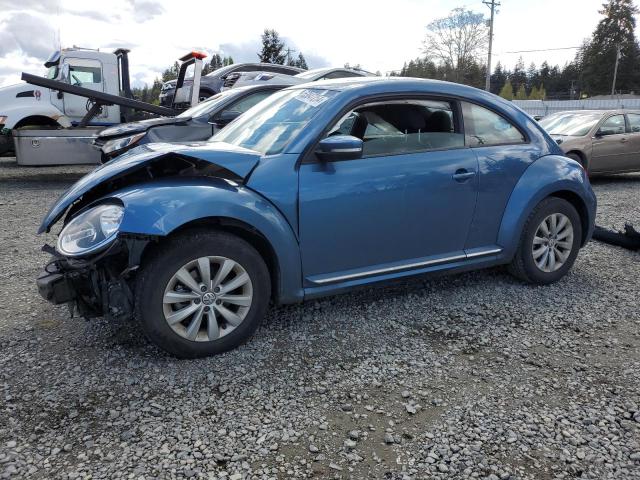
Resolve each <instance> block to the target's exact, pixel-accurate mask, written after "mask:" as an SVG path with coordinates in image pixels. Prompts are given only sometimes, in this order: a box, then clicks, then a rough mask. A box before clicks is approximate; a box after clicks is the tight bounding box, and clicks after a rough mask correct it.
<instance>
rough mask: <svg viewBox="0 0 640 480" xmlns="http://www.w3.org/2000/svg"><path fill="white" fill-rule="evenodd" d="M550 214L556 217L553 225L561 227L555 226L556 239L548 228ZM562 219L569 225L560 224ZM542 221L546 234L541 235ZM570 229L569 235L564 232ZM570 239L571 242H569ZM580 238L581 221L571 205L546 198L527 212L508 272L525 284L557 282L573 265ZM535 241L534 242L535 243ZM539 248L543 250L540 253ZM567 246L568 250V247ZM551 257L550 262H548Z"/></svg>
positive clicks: (549, 225)
mask: <svg viewBox="0 0 640 480" xmlns="http://www.w3.org/2000/svg"><path fill="white" fill-rule="evenodd" d="M552 217H553V218H555V219H556V227H560V226H561V225H562V228H557V231H556V235H555V237H556V238H554V234H553V229H552V228H551V227H552V226H553V224H552V222H553V218H552ZM564 219H566V221H567V222H569V225H568V226H567V225H566V224H563V221H565V220H564ZM543 221H544V222H545V226H546V227H547V230H548V231H549V236H547V235H545V234H544V228H543V226H542V224H543ZM569 230H570V231H571V234H570V236H568V235H566V233H567V231H569ZM534 239H535V240H534ZM569 239H570V241H568V240H569ZM581 240H582V223H581V221H580V216H579V215H578V212H577V211H576V209H575V208H574V207H573V205H571V204H570V203H569V202H567V201H566V200H563V199H561V198H556V197H549V198H546V199H545V200H543V201H542V202H540V203H539V204H538V205H537V206H536V208H535V209H534V210H533V212H531V214H530V215H529V218H528V219H527V221H526V223H525V225H524V228H523V230H522V234H521V236H520V242H519V244H518V250H517V251H516V254H515V256H514V258H513V260H512V262H511V264H510V265H509V271H510V273H511V274H512V275H514V276H515V277H517V278H519V279H520V280H523V281H525V282H527V283H533V284H539V285H548V284H550V283H554V282H557V281H558V280H560V279H561V278H562V277H564V276H565V275H566V274H567V272H568V271H569V269H571V267H572V266H573V263H574V262H575V260H576V257H577V255H578V251H579V250H580V243H581ZM534 241H535V242H536V243H535V246H534ZM545 242H546V243H545ZM534 247H535V249H534ZM540 248H542V249H543V250H542V253H540V252H541V250H540ZM545 248H546V249H547V250H549V252H550V253H548V254H547V257H546V260H545V250H544V249H545ZM569 248H570V250H567V249H569ZM534 256H537V258H536V257H534ZM552 256H553V259H554V262H553V265H551V263H552V258H551V257H552ZM541 263H542V267H541V266H540V264H541Z"/></svg>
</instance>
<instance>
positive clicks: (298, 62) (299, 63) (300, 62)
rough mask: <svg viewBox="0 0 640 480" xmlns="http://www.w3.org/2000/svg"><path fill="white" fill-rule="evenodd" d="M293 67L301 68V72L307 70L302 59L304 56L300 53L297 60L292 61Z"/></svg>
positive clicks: (305, 63) (304, 60)
mask: <svg viewBox="0 0 640 480" xmlns="http://www.w3.org/2000/svg"><path fill="white" fill-rule="evenodd" d="M293 66H294V67H298V68H302V69H303V70H308V69H309V67H308V66H307V60H306V59H305V58H304V55H302V53H299V54H298V58H297V59H296V60H294V61H293Z"/></svg>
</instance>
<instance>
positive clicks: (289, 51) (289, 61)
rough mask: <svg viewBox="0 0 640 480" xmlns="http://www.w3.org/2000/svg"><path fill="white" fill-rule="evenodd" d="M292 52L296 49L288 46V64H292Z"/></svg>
mask: <svg viewBox="0 0 640 480" xmlns="http://www.w3.org/2000/svg"><path fill="white" fill-rule="evenodd" d="M292 53H296V50H291V49H290V48H289V47H287V63H286V65H291V54H292Z"/></svg>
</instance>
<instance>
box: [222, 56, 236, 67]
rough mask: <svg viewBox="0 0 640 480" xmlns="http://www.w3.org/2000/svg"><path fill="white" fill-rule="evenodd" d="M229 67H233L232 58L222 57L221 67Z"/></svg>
mask: <svg viewBox="0 0 640 480" xmlns="http://www.w3.org/2000/svg"><path fill="white" fill-rule="evenodd" d="M229 65H233V57H231V56H228V57H224V58H223V59H222V66H223V67H226V66H229Z"/></svg>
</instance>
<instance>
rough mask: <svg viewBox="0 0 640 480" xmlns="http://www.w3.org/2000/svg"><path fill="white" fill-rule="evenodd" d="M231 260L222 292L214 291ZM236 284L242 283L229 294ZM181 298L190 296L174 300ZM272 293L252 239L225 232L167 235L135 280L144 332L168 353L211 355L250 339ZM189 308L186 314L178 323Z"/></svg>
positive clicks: (136, 305)
mask: <svg viewBox="0 0 640 480" xmlns="http://www.w3.org/2000/svg"><path fill="white" fill-rule="evenodd" d="M203 259H206V260H207V261H205V260H203ZM227 261H229V262H230V263H227ZM194 262H195V263H194ZM207 264H208V265H209V267H208V268H209V272H210V273H209V278H210V282H208V283H209V284H210V286H209V288H208V289H207V290H206V292H203V291H202V286H203V285H204V284H203V279H204V278H206V277H205V274H202V273H201V272H203V271H206V265H207ZM231 264H235V265H237V267H236V266H233V269H232V270H229V271H228V272H226V273H224V276H223V278H222V279H221V281H220V282H218V283H217V285H219V286H220V287H221V288H222V289H223V290H221V291H219V292H217V293H214V286H213V283H214V282H215V280H216V278H217V276H218V275H217V274H218V273H220V275H223V272H222V271H223V270H225V271H226V269H225V268H223V265H231ZM183 267H186V269H185V270H183ZM229 268H231V267H229ZM185 271H186V272H190V273H187V275H190V276H191V281H189V279H188V278H187V277H185V276H184V272H185ZM179 272H182V273H181V274H179ZM245 274H246V275H245ZM246 277H248V281H247V280H246ZM180 279H184V280H185V281H186V283H183V282H182V281H181V280H180ZM191 282H194V283H191ZM233 282H235V283H237V284H238V285H240V286H239V287H236V288H232V289H231V290H229V291H227V292H226V293H225V292H224V288H225V287H226V286H228V287H232V285H231V284H232V283H233ZM187 284H191V285H192V287H195V288H189V287H188V286H187ZM198 286H199V288H200V291H198V292H197V293H196V288H198ZM205 288H206V287H205ZM220 292H222V293H220ZM198 296H200V298H197V297H198ZM183 297H189V298H188V299H185V300H184V301H182V300H180V301H178V300H176V298H181V299H182V298H183ZM270 297H271V281H270V276H269V271H268V269H267V266H266V264H265V262H264V260H263V259H262V257H261V256H260V254H259V253H258V252H257V251H256V250H255V249H254V248H253V247H252V246H251V245H250V244H249V243H247V242H246V241H244V240H243V239H241V238H239V237H236V236H234V235H230V234H228V233H225V232H215V231H206V230H205V231H203V230H195V231H190V232H185V233H183V234H181V235H178V236H176V237H174V238H171V239H169V240H168V241H167V242H166V243H165V244H163V245H161V246H160V247H159V248H158V249H157V250H155V251H154V252H153V253H152V254H151V256H150V258H149V259H148V261H146V264H145V265H143V267H142V269H141V271H140V272H139V276H138V279H137V282H136V294H135V313H136V318H137V320H138V321H139V322H140V325H141V326H142V329H143V331H144V333H145V334H146V336H147V337H148V338H149V339H150V340H151V342H153V343H155V344H156V345H157V346H159V347H160V348H162V349H163V350H165V351H166V352H168V353H170V354H171V355H174V356H176V357H179V358H198V357H207V356H210V355H216V354H218V353H222V352H225V351H227V350H231V349H233V348H235V347H237V346H238V345H240V344H242V343H243V342H245V341H246V340H247V339H249V338H250V337H251V336H252V335H253V333H254V332H255V331H256V329H257V328H258V326H259V324H260V322H261V321H262V319H263V318H264V316H265V314H266V311H267V308H268V305H269V299H270ZM247 298H250V301H248V300H247ZM222 299H224V300H222ZM239 302H241V303H242V305H240V303H239ZM247 302H248V304H247ZM185 312H187V313H188V315H187V316H186V317H185V318H184V319H183V320H180V321H176V319H180V317H181V316H183V315H184V314H185ZM189 312H193V313H189ZM199 312H201V313H199ZM229 312H230V313H229ZM198 315H200V323H198ZM212 315H213V317H214V319H215V322H214V321H213V320H212ZM227 319H228V320H227ZM170 321H171V322H172V325H170V324H169V322H170ZM190 327H193V328H190ZM210 328H211V330H210ZM194 332H195V335H196V336H195V337H194ZM211 338H213V340H212V339H211Z"/></svg>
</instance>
